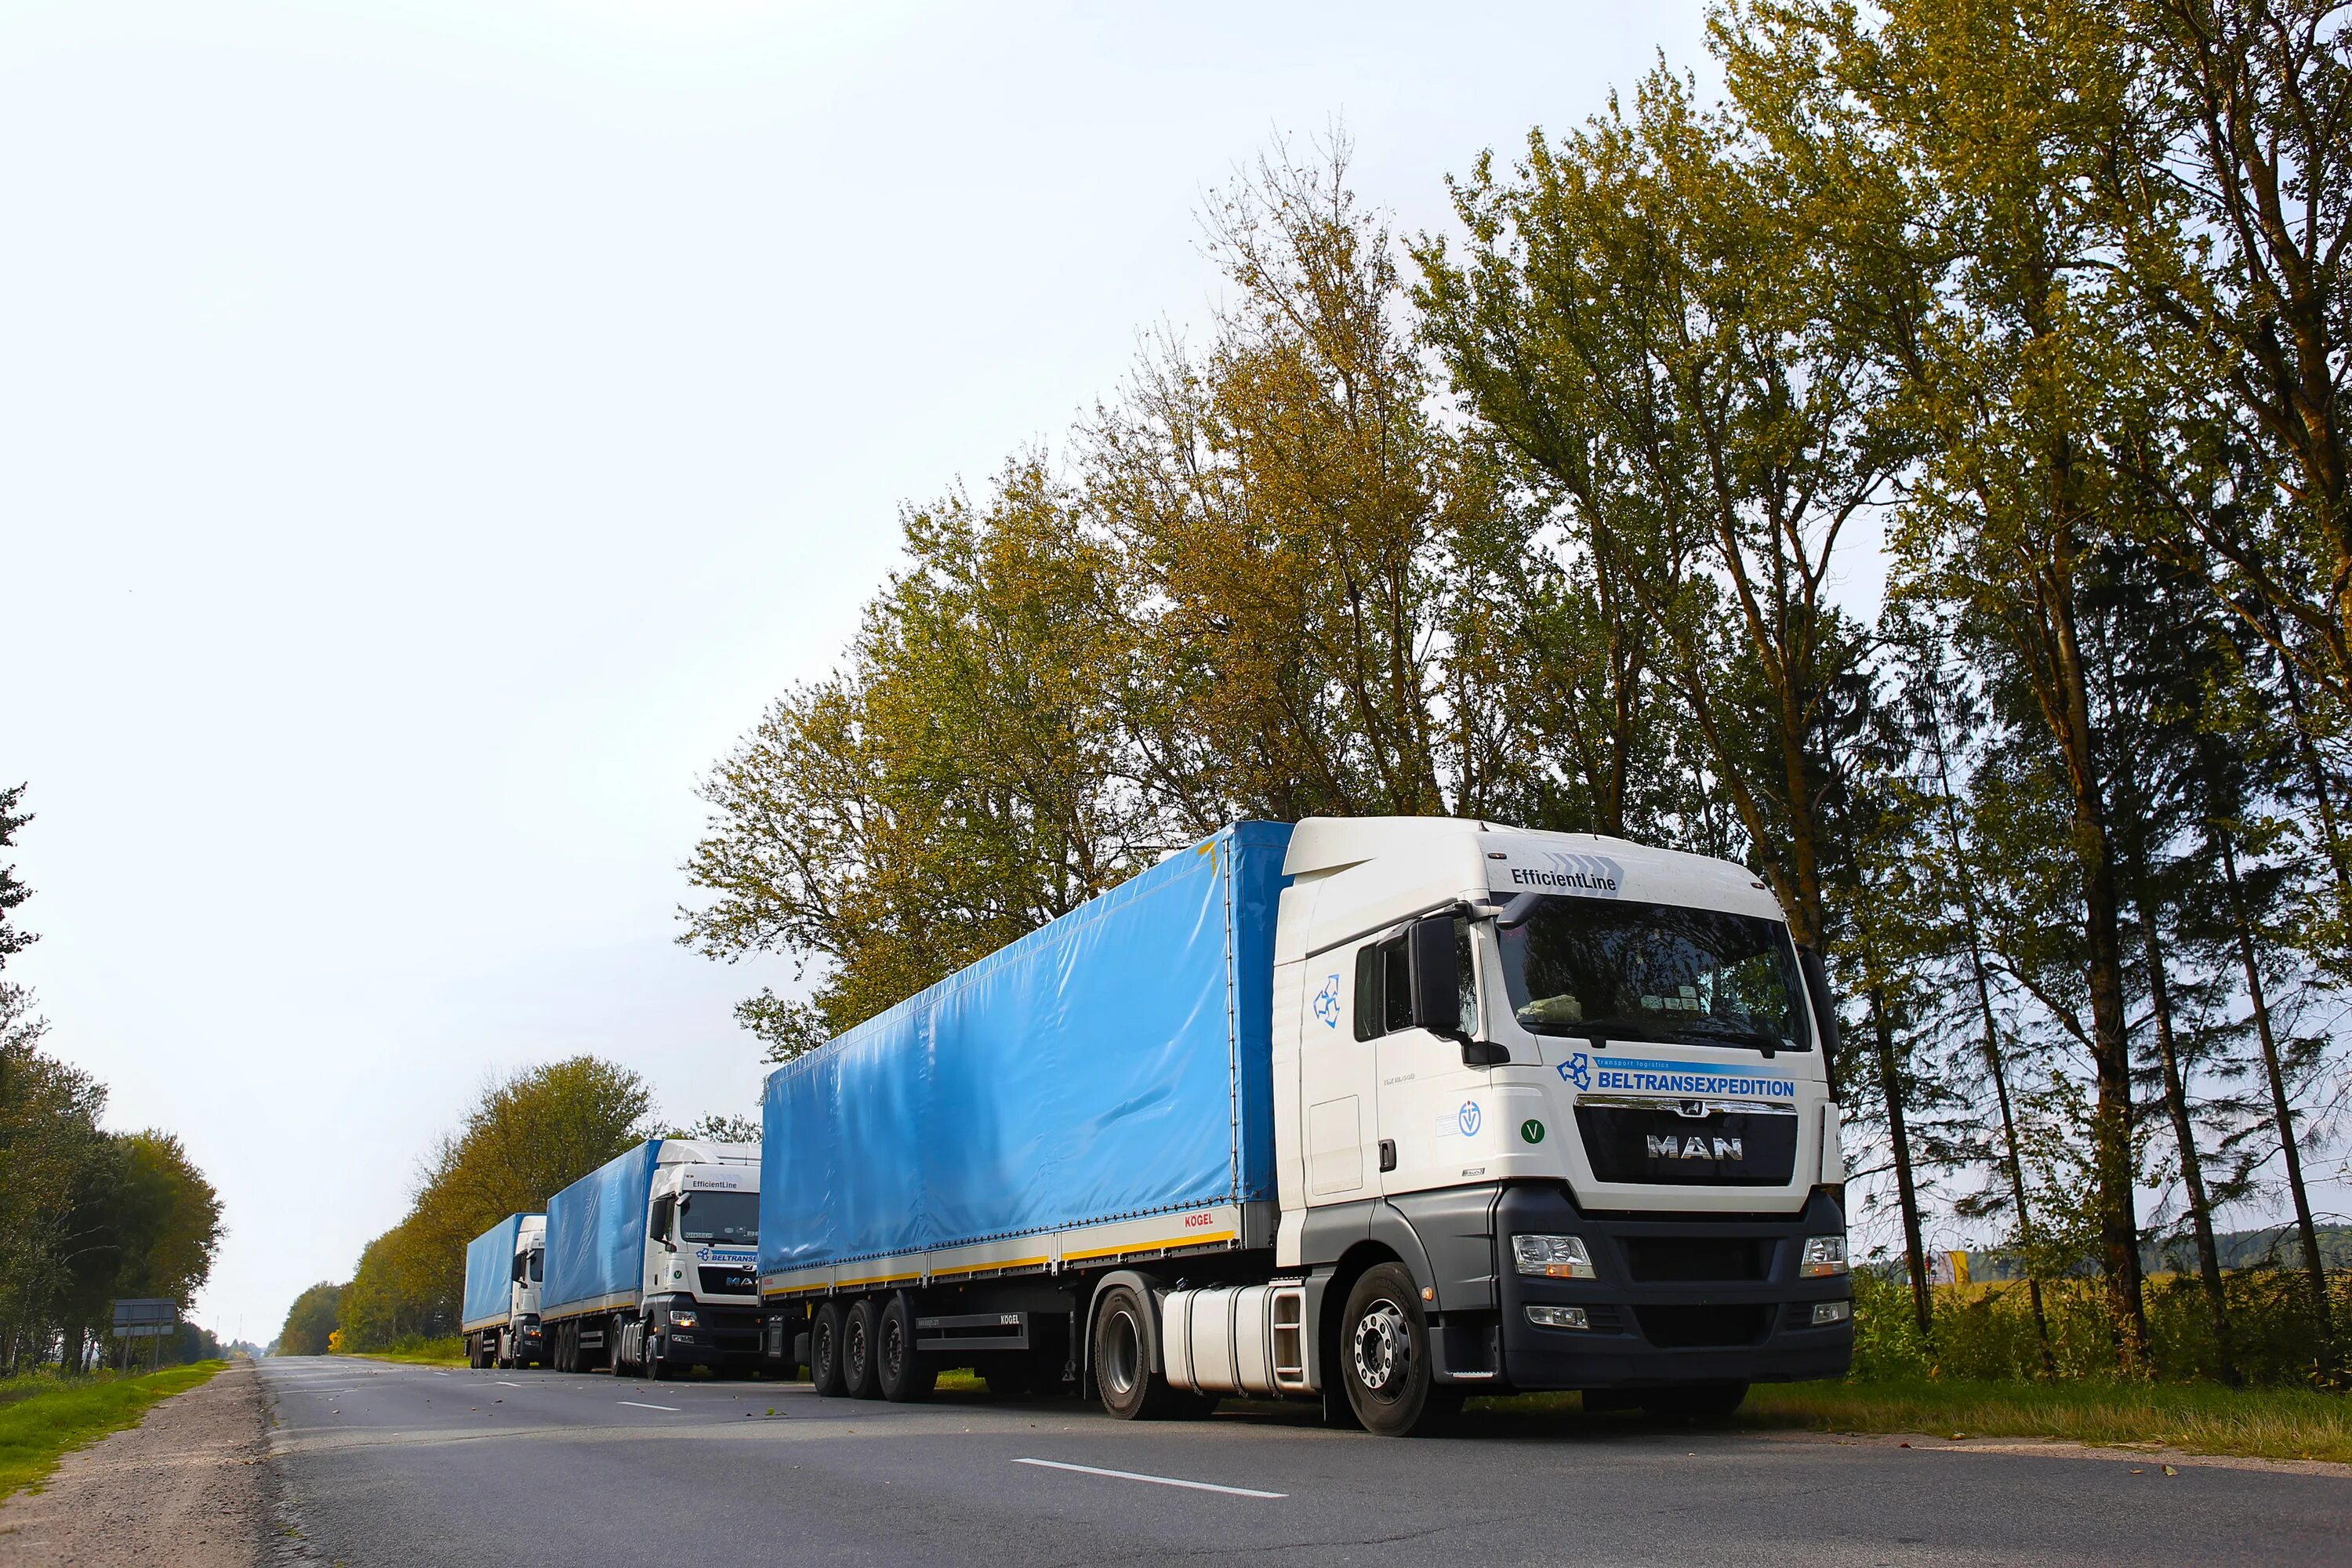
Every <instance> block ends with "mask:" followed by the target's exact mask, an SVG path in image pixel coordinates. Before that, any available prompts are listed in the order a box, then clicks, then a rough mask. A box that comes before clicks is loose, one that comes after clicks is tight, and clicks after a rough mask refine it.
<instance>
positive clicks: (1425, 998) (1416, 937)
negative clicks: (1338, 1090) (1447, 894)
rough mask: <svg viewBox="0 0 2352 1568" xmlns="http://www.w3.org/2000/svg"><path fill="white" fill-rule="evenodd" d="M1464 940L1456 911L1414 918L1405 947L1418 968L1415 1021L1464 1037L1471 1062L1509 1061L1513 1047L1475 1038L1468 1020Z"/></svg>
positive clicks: (1467, 1063) (1464, 1057)
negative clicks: (1464, 1009)
mask: <svg viewBox="0 0 2352 1568" xmlns="http://www.w3.org/2000/svg"><path fill="white" fill-rule="evenodd" d="M1461 943H1462V938H1461V933H1460V931H1458V930H1457V929H1456V921H1455V920H1454V916H1452V915H1450V914H1444V915H1431V916H1428V917H1427V918H1426V919H1423V920H1417V921H1413V922H1412V931H1411V934H1410V935H1409V936H1408V938H1407V940H1406V942H1405V953H1406V958H1407V962H1408V963H1410V964H1411V966H1412V1022H1413V1026H1414V1027H1415V1028H1421V1029H1427V1030H1428V1031H1429V1032H1430V1033H1431V1034H1433V1035H1436V1036H1439V1037H1443V1038H1444V1039H1449V1040H1454V1041H1458V1042H1459V1043H1460V1044H1461V1047H1462V1063H1463V1065H1464V1066H1465V1067H1474V1068H1475V1067H1494V1066H1496V1065H1498V1064H1499V1063H1502V1062H1507V1061H1509V1060H1510V1059H1511V1053H1510V1052H1509V1051H1508V1050H1507V1049H1506V1048H1505V1047H1502V1046H1498V1045H1496V1043H1495V1042H1494V1041H1492V1040H1481V1039H1475V1038H1473V1037H1471V1035H1470V1033H1469V1031H1468V1030H1466V1029H1465V1028H1463V1026H1462V982H1463V978H1464V977H1463V973H1462V958H1461Z"/></svg>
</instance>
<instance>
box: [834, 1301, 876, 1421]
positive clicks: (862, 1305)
mask: <svg viewBox="0 0 2352 1568" xmlns="http://www.w3.org/2000/svg"><path fill="white" fill-rule="evenodd" d="M876 1317H877V1313H876V1312H875V1310H874V1298H873V1297H871V1296H861V1297H859V1298H858V1299H857V1302H856V1305H855V1306H853V1307H851V1308H850V1309H849V1315H848V1316H847V1317H846V1318H845V1319H843V1320H842V1324H841V1381H842V1384H843V1385H844V1386H845V1387H846V1388H847V1389H848V1390H849V1397H850V1398H852V1399H879V1398H881V1397H882V1378H881V1366H880V1363H879V1362H878V1360H877V1357H876V1356H875V1353H874V1352H875V1348H876V1342H877V1340H878V1339H879V1338H880V1337H881V1335H880V1333H879V1331H878V1328H877V1324H876V1322H875V1319H876Z"/></svg>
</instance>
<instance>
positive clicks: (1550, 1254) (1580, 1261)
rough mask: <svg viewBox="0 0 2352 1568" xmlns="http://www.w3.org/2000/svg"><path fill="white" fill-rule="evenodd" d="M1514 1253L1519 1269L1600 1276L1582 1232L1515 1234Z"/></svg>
mask: <svg viewBox="0 0 2352 1568" xmlns="http://www.w3.org/2000/svg"><path fill="white" fill-rule="evenodd" d="M1511 1257H1512V1259H1513V1260H1514V1261H1515V1262H1517V1265H1518V1268H1519V1272H1520V1273H1522V1274H1532V1275H1536V1276H1538V1277H1539V1278H1541V1279H1599V1278H1600V1276H1599V1275H1598V1274H1596V1273H1594V1272H1593V1268H1592V1254H1591V1253H1589V1252H1587V1251H1585V1250H1584V1238H1583V1237H1580V1236H1515V1237H1511Z"/></svg>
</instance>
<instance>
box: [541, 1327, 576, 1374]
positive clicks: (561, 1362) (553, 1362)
mask: <svg viewBox="0 0 2352 1568" xmlns="http://www.w3.org/2000/svg"><path fill="white" fill-rule="evenodd" d="M547 1364H548V1365H549V1366H551V1367H553V1368H554V1369H555V1370H556V1371H557V1372H570V1371H571V1370H572V1325H571V1324H569V1323H556V1324H554V1325H552V1326H551V1327H550V1328H549V1329H548V1330H547Z"/></svg>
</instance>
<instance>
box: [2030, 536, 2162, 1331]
mask: <svg viewBox="0 0 2352 1568" xmlns="http://www.w3.org/2000/svg"><path fill="white" fill-rule="evenodd" d="M2044 571H2045V574H2046V575H2045V579H2044V583H2043V584H2042V586H2041V588H2040V592H2041V594H2042V614H2043V616H2045V617H2046V623H2045V624H2046V626H2047V634H2048V644H2047V652H2048V654H2049V655H2050V658H2051V668H2049V670H2048V671H2047V675H2046V679H2048V682H2049V689H2046V690H2044V691H2043V692H2042V693H2041V694H2040V696H2041V699H2042V704H2043V708H2044V710H2045V712H2046V713H2047V714H2048V715H2049V718H2050V721H2051V728H2052V730H2053V735H2054V738H2055V739H2056V740H2057V741H2058V742H2059V745H2060V749H2061V752H2062V753H2063V757H2064V760H2065V764H2066V776H2067V784H2068V786H2069V788H2070V790H2071V792H2072V794H2073V795H2074V855H2075V858H2076V861H2077V863H2078V864H2079V865H2080V866H2081V867H2082V871H2083V935H2084V945H2085V947H2086V948H2087V949H2088V953H2087V955H2086V956H2087V960H2088V962H2087V963H2086V964H2085V966H2084V967H2085V974H2084V979H2085V981H2086V983H2087V987H2088V990H2089V992H2090V1001H2091V1055H2092V1065H2093V1067H2094V1068H2095V1072H2096V1076H2097V1082H2098V1104H2097V1107H2096V1109H2095V1111H2094V1113H2093V1118H2092V1140H2093V1149H2094V1151H2095V1152H2094V1160H2095V1168H2096V1170H2097V1173H2098V1207H2099V1244H2100V1246H2099V1250H2100V1254H2101V1260H2102V1262H2103V1263H2104V1265H2105V1275H2106V1282H2107V1300H2108V1307H2109V1310H2110V1312H2111V1314H2112V1316H2113V1318H2114V1320H2115V1326H2116V1352H2117V1354H2118V1356H2119V1357H2120V1359H2121V1360H2122V1362H2123V1363H2124V1365H2125V1367H2126V1369H2127V1370H2130V1371H2135V1372H2137V1371H2139V1370H2140V1369H2142V1368H2143V1367H2144V1366H2145V1365H2146V1364H2147V1295H2146V1291H2145V1289H2144V1282H2143V1280H2142V1279H2141V1275H2140V1266H2139V1219H2138V1201H2137V1194H2136V1192H2135V1190H2134V1181H2133V1178H2134V1174H2135V1173H2134V1171H2133V1168H2132V1082H2131V1037H2130V1029H2129V1025H2128V1023H2127V1021H2126V1014H2125V1008H2124V963H2123V931H2122V917H2121V911H2120V909H2119V902H2120V900H2118V898H2117V896H2116V862H2115V844H2114V839H2113V838H2112V837H2111V836H2110V835H2109V833H2108V831H2107V805H2106V797H2105V791H2104V790H2103V789H2102V787H2101V785H2100V781H2099V771H2098V754H2097V749H2096V747H2095V745H2094V744H2093V741H2092V734H2093V730H2092V723H2091V700H2090V686H2089V682H2088V680H2087V679H2086V678H2085V676H2084V668H2083V652H2082V647H2081V644H2080V643H2079V642H2078V641H2077V639H2076V637H2075V635H2074V612H2073V605H2072V604H2071V602H2070V600H2069V598H2068V595H2069V593H2070V592H2071V584H2073V582H2074V560H2073V555H2072V552H2071V550H2070V549H2069V548H2067V547H2063V546H2062V547H2060V548H2059V549H2058V550H2056V551H2055V552H2053V559H2052V561H2051V563H2050V564H2049V566H2048V567H2046V568H2045V569H2044Z"/></svg>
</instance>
